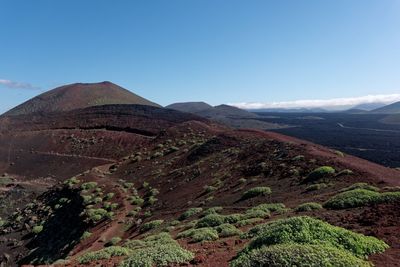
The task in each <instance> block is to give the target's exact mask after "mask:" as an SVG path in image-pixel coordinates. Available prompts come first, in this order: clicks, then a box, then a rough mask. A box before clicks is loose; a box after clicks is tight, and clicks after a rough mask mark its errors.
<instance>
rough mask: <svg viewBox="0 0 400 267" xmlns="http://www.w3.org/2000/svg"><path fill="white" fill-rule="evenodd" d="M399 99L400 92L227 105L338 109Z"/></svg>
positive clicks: (261, 107)
mask: <svg viewBox="0 0 400 267" xmlns="http://www.w3.org/2000/svg"><path fill="white" fill-rule="evenodd" d="M397 101H400V94H386V95H366V96H360V97H348V98H332V99H308V100H294V101H282V102H270V103H267V102H264V103H263V102H241V103H230V104H229V105H232V106H235V107H238V108H242V109H271V108H288V109H292V108H330V109H335V108H336V109H340V108H348V107H353V106H357V105H360V104H367V103H384V104H391V103H394V102H397Z"/></svg>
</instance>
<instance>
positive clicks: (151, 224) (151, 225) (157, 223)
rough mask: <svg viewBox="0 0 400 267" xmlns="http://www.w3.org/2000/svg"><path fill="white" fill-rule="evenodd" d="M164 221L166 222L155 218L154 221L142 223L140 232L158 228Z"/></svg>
mask: <svg viewBox="0 0 400 267" xmlns="http://www.w3.org/2000/svg"><path fill="white" fill-rule="evenodd" d="M163 223H164V220H154V221H150V222H147V223H145V224H143V225H142V227H141V228H140V232H142V233H144V232H147V231H150V230H152V229H155V228H157V227H158V226H160V225H161V224H163Z"/></svg>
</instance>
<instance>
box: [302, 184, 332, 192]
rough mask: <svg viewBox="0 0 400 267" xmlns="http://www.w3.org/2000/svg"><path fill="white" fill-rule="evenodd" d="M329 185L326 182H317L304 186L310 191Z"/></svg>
mask: <svg viewBox="0 0 400 267" xmlns="http://www.w3.org/2000/svg"><path fill="white" fill-rule="evenodd" d="M328 186H329V185H328V184H326V183H319V184H312V185H309V186H307V187H306V191H307V192H310V191H316V190H320V189H323V188H327V187H328Z"/></svg>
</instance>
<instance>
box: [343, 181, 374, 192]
mask: <svg viewBox="0 0 400 267" xmlns="http://www.w3.org/2000/svg"><path fill="white" fill-rule="evenodd" d="M354 189H365V190H369V191H375V192H378V191H379V188H378V187H376V186H373V185H369V184H367V183H355V184H352V185H351V186H349V187H346V188H343V189H342V190H340V191H341V192H345V191H351V190H354Z"/></svg>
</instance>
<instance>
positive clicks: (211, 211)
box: [203, 207, 223, 216]
mask: <svg viewBox="0 0 400 267" xmlns="http://www.w3.org/2000/svg"><path fill="white" fill-rule="evenodd" d="M222 210H223V208H222V207H211V208H208V209H206V210H205V211H204V212H203V215H204V216H206V215H209V214H218V213H219V212H220V211H222Z"/></svg>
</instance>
